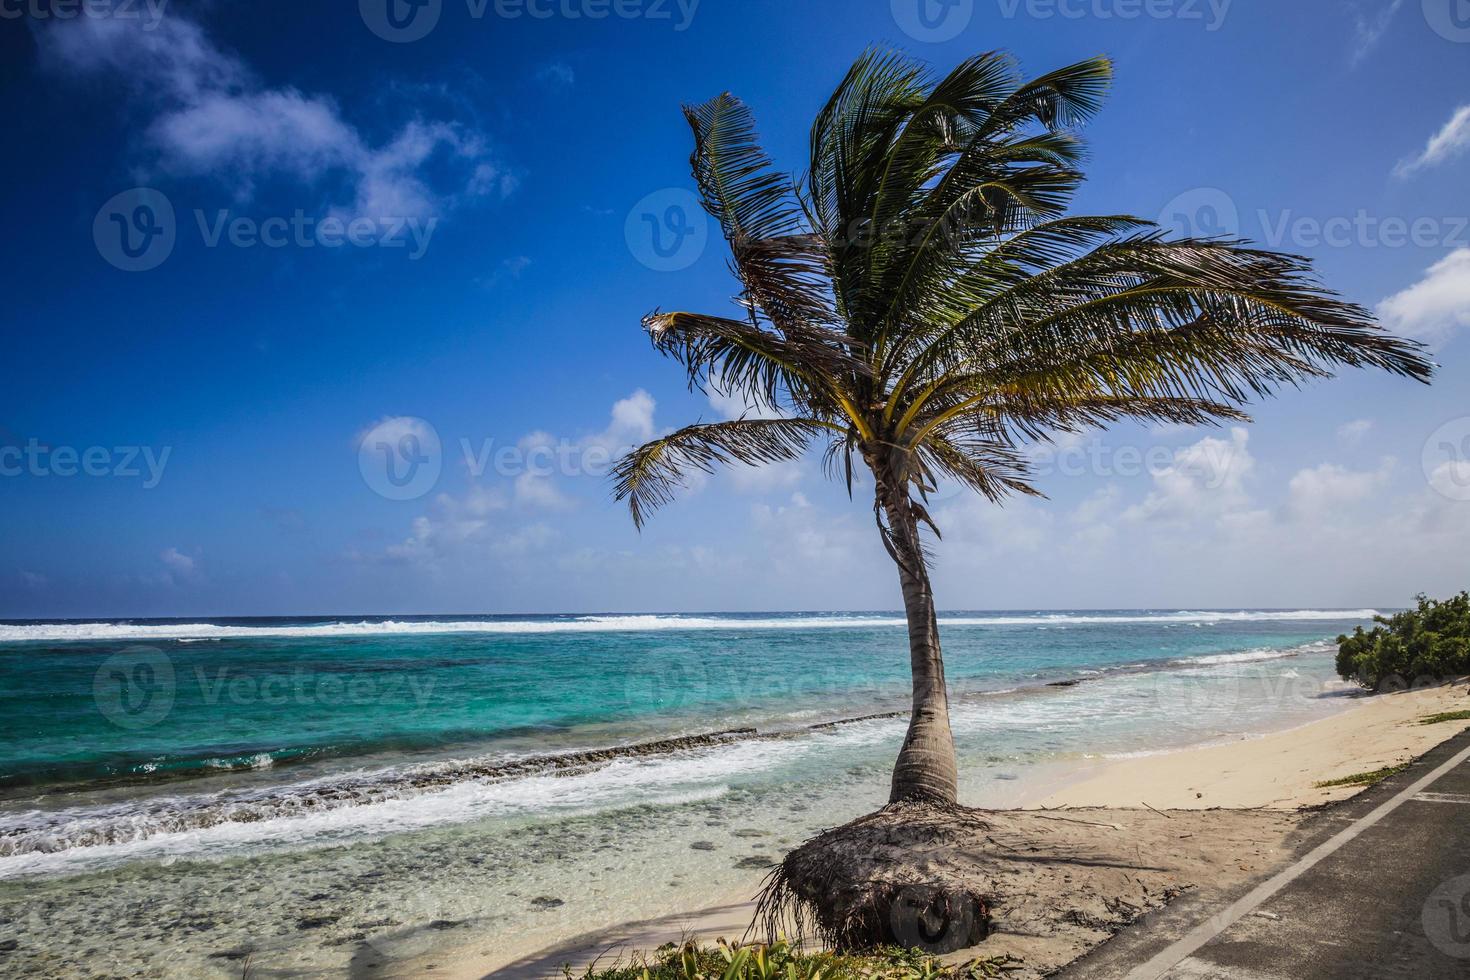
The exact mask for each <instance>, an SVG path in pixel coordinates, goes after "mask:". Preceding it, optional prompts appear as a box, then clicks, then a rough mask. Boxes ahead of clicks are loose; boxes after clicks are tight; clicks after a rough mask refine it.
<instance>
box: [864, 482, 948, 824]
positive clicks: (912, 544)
mask: <svg viewBox="0 0 1470 980" xmlns="http://www.w3.org/2000/svg"><path fill="white" fill-rule="evenodd" d="M885 483H887V481H883V480H881V479H880V480H879V487H878V492H879V494H880V496H879V500H880V501H881V506H882V507H883V511H884V514H885V516H886V517H887V518H888V528H889V533H890V535H891V538H892V541H891V543H892V554H893V558H894V561H895V562H896V563H897V565H898V580H899V584H900V585H901V586H902V588H903V608H904V613H905V615H906V616H907V617H908V627H909V666H910V670H911V672H912V674H913V711H912V714H911V715H910V716H909V730H908V734H907V735H906V736H905V737H904V740H903V748H902V749H901V750H899V753H898V762H897V763H895V764H894V767H893V788H892V791H891V792H890V794H889V797H888V802H889V803H899V802H925V803H940V804H953V803H955V802H957V783H958V781H959V775H958V767H957V765H956V762H955V754H954V736H953V735H952V734H951V732H950V729H949V695H948V693H947V691H946V689H945V682H944V657H943V655H942V654H941V653H940V650H939V623H938V621H937V620H936V618H935V613H934V590H933V588H932V587H931V586H930V583H929V569H928V568H927V567H926V564H925V561H924V553H923V549H922V547H921V545H920V541H919V525H918V520H917V519H916V518H915V517H914V513H913V510H912V508H911V507H910V506H909V501H908V498H907V494H904V493H902V492H901V491H899V490H898V489H897V488H895V487H893V486H892V484H888V485H886V486H885V485H884V484H885Z"/></svg>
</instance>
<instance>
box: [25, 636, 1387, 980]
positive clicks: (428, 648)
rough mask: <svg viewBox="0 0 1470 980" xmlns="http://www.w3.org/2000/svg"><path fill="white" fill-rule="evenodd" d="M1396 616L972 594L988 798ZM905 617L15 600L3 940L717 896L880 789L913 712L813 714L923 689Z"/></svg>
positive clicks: (507, 923) (242, 929) (393, 922)
mask: <svg viewBox="0 0 1470 980" xmlns="http://www.w3.org/2000/svg"><path fill="white" fill-rule="evenodd" d="M1369 614H1370V611H1353V612H1348V613H1340V612H1316V611H1298V612H1293V613H1289V614H1282V613H1261V612H1231V613H1223V614H1222V613H1139V612H1126V613H1087V614H1031V613H1014V614H1013V613H1006V614H973V615H969V614H962V615H950V616H946V617H945V618H944V621H943V622H942V624H941V628H942V630H943V635H944V641H945V650H946V659H947V662H948V664H949V670H950V677H951V682H952V701H953V716H954V717H953V723H954V729H955V736H956V742H957V747H958V750H959V753H960V757H961V769H962V772H963V785H962V798H963V799H964V801H965V802H967V803H971V804H980V805H997V804H1000V803H1006V802H1010V801H1012V800H1014V799H1015V798H1016V797H1017V796H1018V795H1019V794H1020V793H1021V792H1023V791H1024V788H1025V787H1026V786H1027V785H1029V784H1033V783H1034V782H1035V781H1036V780H1037V779H1038V778H1040V777H1041V774H1043V773H1045V772H1047V771H1048V770H1049V769H1054V768H1055V767H1057V766H1059V765H1065V764H1067V763H1068V762H1070V761H1075V760H1077V759H1080V758H1082V757H1084V756H1086V755H1089V754H1110V753H1111V754H1125V753H1134V752H1140V751H1158V750H1161V749H1164V748H1167V747H1171V746H1180V745H1185V744H1192V743H1197V742H1201V741H1209V740H1213V739H1218V738H1225V737H1231V736H1233V735H1238V734H1240V733H1244V732H1254V731H1265V730H1269V729H1275V728H1284V727H1289V726H1291V725H1295V724H1299V723H1302V722H1305V721H1309V720H1312V719H1314V718H1317V717H1322V716H1324V715H1326V714H1328V713H1331V712H1333V711H1336V710H1340V709H1341V708H1342V707H1344V706H1345V704H1346V698H1345V695H1346V694H1347V690H1348V689H1347V688H1346V686H1345V685H1342V684H1340V683H1339V682H1337V681H1336V680H1335V678H1334V677H1333V675H1332V670H1331V666H1332V664H1331V647H1330V646H1329V645H1328V644H1326V643H1325V642H1324V641H1325V640H1327V639H1328V638H1330V637H1335V636H1336V635H1337V633H1338V632H1341V631H1343V630H1346V629H1349V628H1350V627H1351V626H1352V625H1354V624H1355V623H1357V622H1361V621H1362V620H1363V619H1364V618H1366V617H1367V616H1368V615H1369ZM901 623H902V620H901V619H900V618H898V617H896V616H847V615H842V616H829V615H817V614H811V615H805V616H774V615H771V616H735V617H723V616H706V617H539V618H530V619H526V618H522V619H516V620H511V619H505V618H479V619H459V620H455V621H453V622H448V623H446V622H433V621H423V620H418V621H407V622H405V621H396V622H386V621H369V622H358V621H351V622H331V621H315V622H301V621H266V622H260V621H256V622H253V623H252V622H243V621H215V622H211V623H204V624H180V623H134V624H122V623H112V624H88V625H78V624H65V625H49V626H38V625H36V624H19V625H9V626H7V625H0V682H3V687H0V690H4V691H5V692H6V693H5V695H4V697H5V699H6V705H5V709H6V710H5V711H4V714H3V718H0V735H3V738H0V745H3V749H0V785H3V787H4V790H3V792H4V794H5V799H4V800H3V802H0V919H4V920H8V922H5V923H4V924H0V938H15V939H16V940H17V942H18V948H17V949H16V950H15V951H14V952H12V953H9V954H6V955H7V959H8V961H9V962H7V963H6V964H5V965H6V967H7V969H8V968H9V967H11V966H15V967H17V968H22V969H31V970H38V971H50V972H54V973H61V974H76V973H89V972H105V973H112V974H121V975H134V974H136V975H157V974H160V973H166V974H174V975H181V976H182V975H189V976H201V975H216V974H218V975H238V973H239V970H240V966H241V961H240V960H239V959H238V958H233V957H236V956H237V955H238V954H239V953H241V952H242V951H244V950H246V949H250V950H253V951H254V952H253V954H252V958H251V963H252V966H253V967H254V968H255V969H257V970H267V969H282V970H295V971H306V972H308V973H321V974H322V975H337V974H340V973H342V972H344V971H347V970H350V969H351V968H352V966H353V965H354V964H356V965H357V966H360V967H365V966H366V964H367V963H369V962H380V963H387V962H391V961H394V960H398V959H403V958H407V957H410V956H414V955H418V954H420V953H422V952H425V951H427V950H430V949H434V948H438V947H440V946H448V945H456V944H461V943H464V942H467V941H470V940H473V941H474V942H475V943H476V945H477V947H478V948H481V949H494V948H496V947H497V946H503V945H506V944H511V943H516V944H520V943H523V942H524V940H525V938H526V937H527V936H531V935H534V936H545V937H546V938H547V940H548V941H550V940H551V939H553V938H556V937H558V936H565V935H570V934H573V933H576V932H580V931H584V930H586V929H588V928H593V927H596V926H599V925H607V924H612V923H615V922H618V921H623V920H627V919H631V918H643V917H648V916H654V915H659V914H665V913H668V912H672V911H675V910H677V909H680V908H688V907H691V906H697V905H701V904H706V903H707V902H709V901H710V900H713V899H718V898H720V897H722V896H723V895H724V894H726V893H728V892H729V891H730V890H731V889H735V888H739V887H746V886H750V885H753V884H754V883H755V882H756V881H757V880H758V879H759V877H760V875H761V873H762V872H761V867H762V866H763V865H764V864H765V863H767V862H768V861H770V860H774V859H775V858H776V857H778V856H779V855H780V854H781V853H782V852H783V851H784V850H785V849H788V848H789V847H790V846H791V845H792V844H793V843H795V842H797V841H799V840H801V839H803V838H804V837H806V836H809V835H810V834H812V833H814V832H815V831H817V830H819V829H821V828H823V827H826V826H831V825H833V824H836V823H840V822H842V821H844V820H846V819H848V818H850V817H852V816H855V815H857V814H858V813H861V812H864V811H866V810H869V809H872V808H874V807H875V806H877V805H880V804H881V803H882V802H883V799H884V798H885V796H886V790H887V778H888V767H889V765H891V762H892V759H893V756H894V754H895V753H896V751H897V746H898V743H899V741H900V740H901V738H902V734H903V728H904V724H905V722H904V720H903V718H902V717H878V718H870V719H869V720H864V721H857V722H852V723H846V724H839V725H836V726H833V727H818V728H813V727H811V726H814V725H822V724H823V723H826V722H831V721H836V720H840V719H850V718H857V717H863V716H868V715H874V714H881V713H884V712H890V711H895V710H898V711H901V710H902V708H903V705H904V698H905V696H906V691H907V681H906V677H905V674H906V669H907V651H906V644H905V641H904V636H903V631H902V628H901ZM140 640H142V641H145V642H142V643H140ZM1073 681H1078V682H1080V683H1077V684H1076V685H1075V686H1068V687H1052V686H1048V685H1050V684H1055V683H1070V682H1073ZM739 728H754V729H756V733H755V734H754V736H752V733H750V732H744V733H740V734H734V735H730V736H727V737H725V738H723V739H720V740H715V741H712V742H710V743H708V744H698V745H693V746H689V747H680V746H663V747H661V748H658V749H656V750H647V751H637V752H625V753H621V754H611V755H608V756H591V757H581V758H579V760H577V761H576V764H569V763H566V762H562V763H560V764H556V765H553V764H551V763H550V762H548V760H547V758H546V757H547V756H548V755H552V754H556V753H563V752H569V751H573V750H586V749H601V748H605V747H608V746H615V745H623V746H626V745H629V744H633V743H641V742H646V741H649V740H654V739H667V738H669V737H670V736H674V735H680V734H689V733H697V732H713V731H721V730H729V729H739Z"/></svg>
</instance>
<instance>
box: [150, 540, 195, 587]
mask: <svg viewBox="0 0 1470 980" xmlns="http://www.w3.org/2000/svg"><path fill="white" fill-rule="evenodd" d="M158 560H159V561H161V562H163V567H164V568H166V569H167V570H168V571H167V573H166V574H167V576H168V578H169V580H170V581H172V582H175V583H177V582H181V581H184V580H187V579H192V578H194V577H195V575H197V574H198V572H199V567H198V563H197V562H196V561H195V560H194V559H193V558H191V557H189V556H188V555H186V554H184V553H183V552H182V551H180V550H179V549H178V548H165V549H164V550H163V551H161V552H159V554H158Z"/></svg>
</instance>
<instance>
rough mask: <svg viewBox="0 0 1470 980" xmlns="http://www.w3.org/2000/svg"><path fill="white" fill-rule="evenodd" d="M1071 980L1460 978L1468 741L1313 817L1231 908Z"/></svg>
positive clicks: (1156, 934) (1087, 965)
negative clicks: (1267, 874) (1277, 863)
mask: <svg viewBox="0 0 1470 980" xmlns="http://www.w3.org/2000/svg"><path fill="white" fill-rule="evenodd" d="M1176 905H1178V906H1179V907H1178V908H1172V907H1171V908H1170V909H1167V910H1165V911H1164V912H1162V913H1159V914H1158V915H1157V916H1155V917H1153V918H1151V919H1150V920H1148V921H1145V922H1142V923H1139V924H1137V925H1135V926H1133V927H1132V928H1131V929H1129V930H1126V931H1125V932H1124V933H1123V934H1122V935H1120V936H1118V937H1117V938H1116V939H1114V940H1113V942H1110V943H1108V944H1106V945H1105V946H1103V947H1102V948H1100V949H1099V950H1098V951H1096V952H1095V953H1094V954H1092V955H1090V956H1088V957H1085V958H1084V959H1083V960H1081V961H1079V962H1078V963H1077V964H1075V965H1074V966H1073V967H1072V968H1070V969H1068V970H1067V971H1065V972H1064V973H1063V977H1065V978H1067V980H1099V978H1105V977H1106V978H1120V977H1126V978H1128V980H1160V978H1162V980H1216V978H1221V980H1226V978H1228V980H1399V978H1403V980H1408V978H1413V980H1440V978H1444V980H1450V978H1454V980H1467V978H1470V731H1467V732H1465V733H1462V734H1461V735H1459V736H1456V737H1455V738H1453V739H1451V740H1450V741H1449V742H1446V743H1445V744H1443V745H1441V746H1440V747H1439V748H1437V749H1435V750H1434V751H1433V752H1431V753H1429V755H1427V756H1425V757H1424V758H1423V759H1422V760H1420V761H1419V762H1418V763H1417V764H1415V765H1414V766H1413V767H1412V768H1411V769H1410V770H1409V771H1407V772H1405V773H1402V774H1400V775H1398V776H1395V777H1393V778H1392V779H1389V780H1385V781H1384V782H1383V783H1380V784H1379V785H1378V786H1376V787H1374V788H1373V789H1371V790H1369V791H1368V792H1366V793H1363V794H1361V795H1360V796H1359V797H1357V798H1356V799H1354V800H1352V801H1350V802H1348V803H1346V804H1343V805H1341V806H1338V807H1333V808H1331V809H1329V810H1327V811H1326V812H1324V813H1322V814H1319V815H1318V816H1316V817H1314V818H1313V819H1312V820H1311V821H1310V822H1309V824H1308V826H1307V836H1306V837H1305V838H1304V839H1303V841H1302V844H1301V848H1300V851H1299V853H1298V856H1297V859H1296V861H1295V862H1294V863H1293V864H1292V865H1291V866H1290V867H1288V868H1287V869H1286V870H1284V871H1281V872H1278V873H1277V874H1276V875H1275V876H1273V877H1272V878H1269V879H1267V880H1266V881H1263V882H1260V883H1258V884H1256V885H1255V886H1254V887H1249V888H1248V890H1245V891H1244V893H1243V894H1239V895H1238V897H1236V898H1235V899H1234V904H1233V905H1231V906H1229V907H1228V908H1226V909H1221V908H1219V907H1214V908H1206V907H1203V906H1202V905H1199V904H1195V905H1191V904H1190V903H1188V902H1182V903H1176Z"/></svg>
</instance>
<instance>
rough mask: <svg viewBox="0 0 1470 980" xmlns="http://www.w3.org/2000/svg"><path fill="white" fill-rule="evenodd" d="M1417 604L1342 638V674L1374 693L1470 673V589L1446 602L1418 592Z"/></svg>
mask: <svg viewBox="0 0 1470 980" xmlns="http://www.w3.org/2000/svg"><path fill="white" fill-rule="evenodd" d="M1418 602H1419V604H1418V608H1416V609H1410V610H1408V611H1406V612H1401V613H1395V614H1394V615H1392V616H1377V617H1374V619H1375V621H1376V622H1377V623H1378V625H1377V626H1375V627H1374V628H1373V629H1372V630H1364V629H1363V627H1361V626H1359V627H1358V628H1357V629H1356V630H1355V631H1354V632H1353V635H1352V636H1339V637H1338V638H1337V644H1338V646H1337V672H1338V674H1340V675H1341V676H1342V677H1343V679H1345V680H1351V681H1357V682H1358V683H1359V684H1362V685H1363V686H1364V687H1367V688H1370V689H1372V690H1374V691H1378V690H1382V689H1383V688H1384V687H1385V686H1406V685H1410V684H1414V683H1418V682H1422V681H1426V680H1443V679H1445V678H1447V677H1459V676H1461V675H1464V674H1470V593H1465V592H1461V593H1460V594H1459V595H1457V596H1455V597H1454V598H1453V599H1445V600H1444V601H1443V602H1441V601H1439V600H1436V599H1429V598H1427V597H1425V596H1423V595H1421V596H1419V600H1418Z"/></svg>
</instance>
